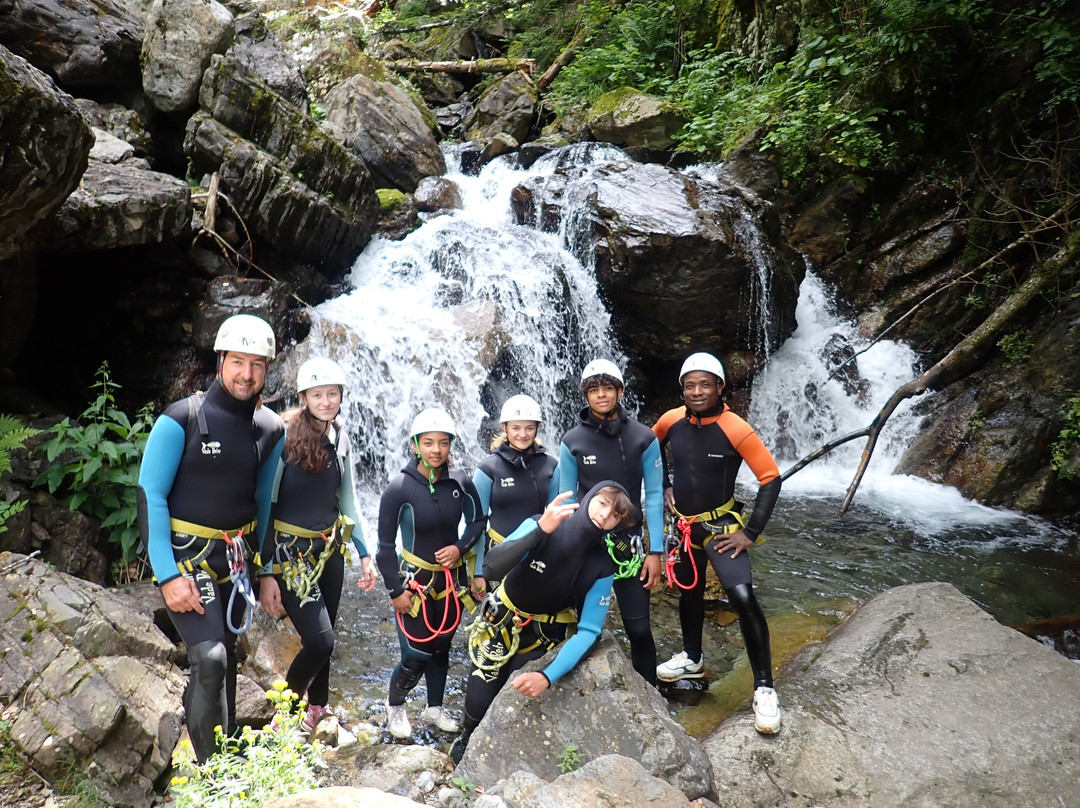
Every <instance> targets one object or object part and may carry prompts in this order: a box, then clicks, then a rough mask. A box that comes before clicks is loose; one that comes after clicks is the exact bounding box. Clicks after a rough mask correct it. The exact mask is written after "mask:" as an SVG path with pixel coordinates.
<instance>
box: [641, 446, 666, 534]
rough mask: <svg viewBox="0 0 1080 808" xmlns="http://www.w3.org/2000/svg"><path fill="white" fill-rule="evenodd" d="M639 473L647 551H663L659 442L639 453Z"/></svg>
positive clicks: (662, 477) (662, 463)
mask: <svg viewBox="0 0 1080 808" xmlns="http://www.w3.org/2000/svg"><path fill="white" fill-rule="evenodd" d="M641 475H642V479H643V480H644V482H645V524H646V526H647V527H648V528H649V552H650V553H662V552H664V462H663V455H662V454H661V452H660V442H659V441H658V440H657V439H656V438H653V440H652V443H650V444H649V447H648V448H647V449H646V450H645V452H644V453H643V454H642V455H641Z"/></svg>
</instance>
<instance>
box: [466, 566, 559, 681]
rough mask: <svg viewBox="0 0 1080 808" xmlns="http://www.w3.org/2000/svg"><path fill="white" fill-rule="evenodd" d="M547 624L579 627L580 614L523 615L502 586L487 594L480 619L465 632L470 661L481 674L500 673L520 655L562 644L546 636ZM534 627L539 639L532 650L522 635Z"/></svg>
mask: <svg viewBox="0 0 1080 808" xmlns="http://www.w3.org/2000/svg"><path fill="white" fill-rule="evenodd" d="M544 623H563V624H576V623H577V614H575V612H574V611H573V610H572V609H564V610H563V611H561V612H557V613H555V614H532V613H530V612H523V611H521V610H520V609H518V608H517V607H516V606H514V604H513V603H512V602H511V601H510V596H509V595H507V594H506V591H505V589H504V588H503V587H502V586H499V587H498V588H497V589H495V590H494V591H493V592H489V593H488V594H487V596H486V597H485V598H484V600H483V603H481V604H480V609H479V614H478V615H477V617H476V619H475V620H473V622H472V623H470V624H469V625H468V626H466V628H465V634H466V637H467V640H468V641H467V646H468V649H469V659H470V660H471V661H472V663H473V665H475V666H476V667H477V668H478V669H479V670H482V671H497V670H499V668H501V667H502V666H503V665H505V664H506V663H507V662H508V661H509V660H510V659H512V658H513V657H514V656H515V655H517V654H519V653H527V652H529V651H532V650H533V649H534V648H536V647H537V646H539V645H541V644H542V643H545V642H547V643H549V647H551V646H552V645H554V644H555V643H556V642H558V641H557V640H552V639H550V638H548V637H546V636H545V635H544V632H543V626H542V624H544ZM530 624H534V625H533V628H534V630H535V631H536V633H537V636H536V639H535V641H534V642H532V643H531V644H530V645H529V646H528V647H526V648H522V647H521V632H522V631H523V630H524V629H525V627H526V626H528V625H530Z"/></svg>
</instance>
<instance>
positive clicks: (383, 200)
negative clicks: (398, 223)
mask: <svg viewBox="0 0 1080 808" xmlns="http://www.w3.org/2000/svg"><path fill="white" fill-rule="evenodd" d="M375 194H376V195H377V196H378V197H379V210H380V211H382V212H383V213H389V212H390V211H393V210H397V209H398V208H399V207H401V206H402V205H403V204H404V203H405V199H406V195H405V193H404V192H402V191H399V190H397V189H396V188H378V189H376V191H375Z"/></svg>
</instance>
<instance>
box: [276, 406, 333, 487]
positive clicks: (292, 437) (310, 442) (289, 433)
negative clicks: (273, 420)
mask: <svg viewBox="0 0 1080 808" xmlns="http://www.w3.org/2000/svg"><path fill="white" fill-rule="evenodd" d="M281 418H282V420H284V421H285V425H286V427H287V428H286V430H285V451H284V458H285V462H286V463H292V464H293V465H297V466H299V467H300V468H302V469H303V470H304V471H306V472H308V473H310V474H318V473H319V472H320V471H322V470H323V469H325V468H326V467H327V465H328V464H329V463H330V453H329V452H328V451H327V450H326V447H325V446H324V445H323V437H324V436H325V435H326V425H325V422H323V421H320V420H319V419H318V418H316V417H315V416H314V415H312V414H311V413H310V412H308V410H307V408H306V407H294V408H293V409H291V410H287V411H286V412H284V413H282V415H281Z"/></svg>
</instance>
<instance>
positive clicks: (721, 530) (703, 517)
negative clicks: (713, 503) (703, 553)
mask: <svg viewBox="0 0 1080 808" xmlns="http://www.w3.org/2000/svg"><path fill="white" fill-rule="evenodd" d="M734 507H735V497H732V498H731V499H729V500H728V501H727V502H725V503H724V504H723V505H721V506H720V507H719V508H714V509H713V510H711V511H706V512H705V513H695V514H694V515H693V516H687V515H686V514H684V513H679V510H678V508H674V507H673V508H672V511H674V513H675V515H676V516H677V517H679V518H680V519H683V520H685V521H686V523H687V524H691V525H692V524H695V523H697V522H704V523H706V530H707V531H708V533H709V535H708V536H706V538H705V541H703V542H702V543H701V544H691V546H692V547H693V548H694V549H695V550H703V549H705V547H706V546H707V545H708V544H709V542H710V541H712V540H713V537H714V536H718V535H729V534H731V533H738V532H739V531H740V530H742V529H743V528H744V527H746V523H747V518H746V514H744V513H742V512H740V511H735V510H732V509H733V508H734ZM722 516H730V517H731V518H732V519H734V520H735V523H734V524H730V525H710V524H708V523H709V522H711V521H712V520H714V519H719V518H720V517H722ZM762 541H764V540H763V539H761V538H760V537H758V542H757V543H759V544H760V543H761V542H762Z"/></svg>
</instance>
